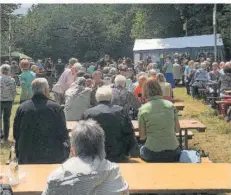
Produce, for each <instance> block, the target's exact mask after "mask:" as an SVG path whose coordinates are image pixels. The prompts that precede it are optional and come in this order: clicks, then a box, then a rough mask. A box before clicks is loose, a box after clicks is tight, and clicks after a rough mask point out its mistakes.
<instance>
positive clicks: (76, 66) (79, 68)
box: [72, 62, 82, 70]
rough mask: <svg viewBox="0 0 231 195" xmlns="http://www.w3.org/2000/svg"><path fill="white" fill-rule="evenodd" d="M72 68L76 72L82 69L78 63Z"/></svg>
mask: <svg viewBox="0 0 231 195" xmlns="http://www.w3.org/2000/svg"><path fill="white" fill-rule="evenodd" d="M72 68H75V69H76V70H81V69H82V65H81V64H80V63H79V62H77V63H75V64H74V65H73V66H72Z"/></svg>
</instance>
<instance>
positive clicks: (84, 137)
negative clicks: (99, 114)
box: [71, 119, 106, 160]
mask: <svg viewBox="0 0 231 195" xmlns="http://www.w3.org/2000/svg"><path fill="white" fill-rule="evenodd" d="M104 142H105V136H104V131H103V129H102V128H101V127H100V125H99V124H98V123H97V122H96V121H94V120H92V119H88V120H86V121H83V120H81V121H78V124H77V126H76V128H75V129H74V130H73V131H72V132H71V145H72V147H74V148H75V149H76V151H77V152H76V155H77V156H78V157H80V158H82V159H86V158H87V159H91V160H94V159H95V158H97V157H98V158H99V159H100V160H103V159H105V157H106V154H105V144H104Z"/></svg>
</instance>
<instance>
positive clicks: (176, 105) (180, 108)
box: [174, 102, 184, 110]
mask: <svg viewBox="0 0 231 195" xmlns="http://www.w3.org/2000/svg"><path fill="white" fill-rule="evenodd" d="M174 106H175V107H176V109H177V110H184V104H183V103H181V102H176V103H174Z"/></svg>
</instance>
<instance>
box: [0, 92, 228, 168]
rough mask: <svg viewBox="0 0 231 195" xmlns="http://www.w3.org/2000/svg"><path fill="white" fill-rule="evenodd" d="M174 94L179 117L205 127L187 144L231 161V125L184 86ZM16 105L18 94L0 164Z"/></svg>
mask: <svg viewBox="0 0 231 195" xmlns="http://www.w3.org/2000/svg"><path fill="white" fill-rule="evenodd" d="M18 92H19V90H18ZM174 94H175V97H176V98H180V99H183V100H184V105H185V109H184V111H181V113H182V116H181V117H180V118H181V119H198V120H199V121H201V122H202V123H203V124H205V125H206V127H207V129H206V131H205V133H198V132H197V131H194V137H193V139H192V140H189V146H190V147H191V148H196V149H201V150H204V151H205V152H207V153H209V156H210V158H211V160H212V161H213V162H229V163H231V149H230V148H231V125H229V124H227V123H226V122H225V121H224V119H223V118H221V117H219V116H216V115H215V112H214V110H212V109H211V108H209V107H208V106H206V105H204V104H203V103H202V102H201V101H197V100H193V99H192V98H191V97H190V96H187V95H186V91H185V88H176V89H175V90H174ZM18 106H19V95H17V97H16V99H15V103H14V106H13V109H12V114H11V129H10V139H9V140H10V141H9V142H8V143H4V144H1V145H0V164H5V163H6V161H7V160H8V157H9V152H10V146H11V145H13V144H14V143H13V138H12V127H13V120H14V116H15V112H16V110H17V108H18Z"/></svg>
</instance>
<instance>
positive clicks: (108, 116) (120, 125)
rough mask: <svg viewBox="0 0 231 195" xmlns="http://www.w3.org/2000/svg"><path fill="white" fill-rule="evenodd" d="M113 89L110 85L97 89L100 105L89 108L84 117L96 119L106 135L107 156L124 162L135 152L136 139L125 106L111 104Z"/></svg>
mask: <svg viewBox="0 0 231 195" xmlns="http://www.w3.org/2000/svg"><path fill="white" fill-rule="evenodd" d="M111 99H112V89H111V88H110V87H108V86H103V87H100V88H99V89H98V90H97V91H96V100H97V102H98V105H97V106H95V107H93V108H90V109H88V110H87V111H86V112H85V113H84V115H83V119H85V120H86V119H89V118H92V119H94V120H96V121H97V122H98V123H99V124H100V125H101V127H102V128H103V130H104V131H105V135H106V142H105V145H106V155H107V156H106V158H107V159H108V160H110V161H113V162H124V161H126V160H127V158H126V156H128V155H129V153H130V152H131V153H132V152H133V149H134V148H135V146H137V145H136V141H135V135H134V131H133V128H132V123H131V120H130V119H129V118H128V116H127V115H126V114H123V113H124V112H123V108H122V107H121V106H118V105H111Z"/></svg>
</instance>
